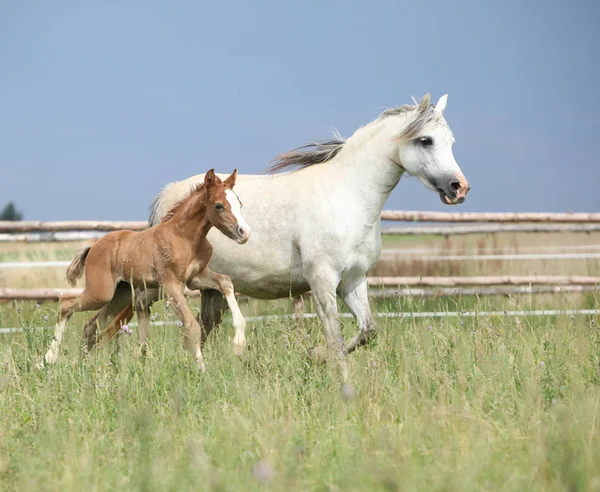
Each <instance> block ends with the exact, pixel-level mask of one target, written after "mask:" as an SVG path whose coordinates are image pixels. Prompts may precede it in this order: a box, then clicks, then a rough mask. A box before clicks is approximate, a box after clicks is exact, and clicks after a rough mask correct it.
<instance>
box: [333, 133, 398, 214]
mask: <svg viewBox="0 0 600 492" xmlns="http://www.w3.org/2000/svg"><path fill="white" fill-rule="evenodd" d="M377 130H378V129H377V128H372V129H369V128H363V129H361V130H359V132H360V133H361V134H358V132H357V133H355V135H353V137H351V138H350V139H349V140H348V142H347V143H346V148H344V149H343V150H342V151H341V152H340V154H339V155H338V156H336V158H335V159H334V160H333V161H332V162H330V163H326V164H324V165H323V168H324V169H325V168H326V167H329V168H330V171H329V172H330V173H331V176H332V179H335V180H336V184H335V185H336V186H335V187H336V189H338V190H339V196H341V197H344V198H343V200H342V205H345V206H347V205H348V204H350V203H352V204H353V205H356V207H355V209H356V210H357V211H358V213H359V214H360V215H361V216H360V217H357V220H361V221H362V222H363V224H365V225H367V224H368V225H373V224H375V223H377V222H378V221H379V220H380V218H381V211H382V210H383V207H384V205H385V202H386V201H387V199H388V197H389V196H390V194H391V192H392V191H393V189H394V188H395V187H396V185H397V184H398V182H399V181H400V178H401V177H402V173H403V170H402V168H400V167H399V166H398V165H396V164H395V163H393V162H392V161H391V160H390V159H389V157H388V156H387V155H386V153H385V139H384V138H382V135H381V134H380V132H378V131H377ZM357 137H358V138H357Z"/></svg>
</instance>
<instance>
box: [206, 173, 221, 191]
mask: <svg viewBox="0 0 600 492" xmlns="http://www.w3.org/2000/svg"><path fill="white" fill-rule="evenodd" d="M220 182H221V179H220V178H219V176H217V175H216V174H215V170H214V169H211V170H210V171H208V172H207V173H206V174H205V175H204V186H206V187H207V188H210V187H211V186H214V185H215V184H219V183H220Z"/></svg>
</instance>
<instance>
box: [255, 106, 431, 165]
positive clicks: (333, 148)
mask: <svg viewBox="0 0 600 492" xmlns="http://www.w3.org/2000/svg"><path fill="white" fill-rule="evenodd" d="M417 108H418V103H417V102H416V101H415V105H414V106H413V105H412V104H405V105H403V106H400V107H399V108H390V109H386V110H385V111H384V112H383V113H381V114H380V115H379V116H378V117H377V119H376V120H375V121H381V120H383V119H385V118H387V117H389V116H397V115H401V114H407V113H411V112H413V111H415V110H416V109H417ZM440 117H441V114H439V113H438V112H436V111H435V110H434V106H433V105H431V104H429V105H428V106H427V107H426V108H425V109H424V110H422V111H418V112H417V115H416V117H415V118H414V119H413V120H411V121H410V123H409V124H408V125H406V127H405V128H404V129H403V130H402V132H401V133H400V135H399V139H400V140H411V139H413V138H417V136H419V135H420V134H421V133H422V132H423V131H424V130H425V128H427V127H429V126H430V125H431V124H433V123H435V122H437V121H438V120H439V118H440ZM345 143H346V139H344V138H343V137H342V136H341V135H340V134H339V133H338V132H336V131H334V132H333V138H332V139H331V140H327V141H323V142H312V143H309V144H308V145H303V146H302V147H297V148H295V149H293V150H290V151H289V152H284V153H282V154H279V155H278V156H277V157H276V158H275V159H273V161H272V162H271V165H270V166H268V167H267V169H265V171H264V172H265V173H276V172H278V171H283V170H285V169H288V168H292V167H300V168H305V167H309V166H313V165H315V164H323V163H325V162H328V161H330V160H331V159H333V158H334V157H335V156H336V155H338V154H339V153H340V151H341V150H342V149H343V148H344V145H345Z"/></svg>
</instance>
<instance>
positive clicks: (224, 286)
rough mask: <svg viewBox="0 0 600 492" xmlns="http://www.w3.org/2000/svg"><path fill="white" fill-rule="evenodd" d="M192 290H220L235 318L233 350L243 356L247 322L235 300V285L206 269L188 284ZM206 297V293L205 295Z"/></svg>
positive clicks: (221, 275)
mask: <svg viewBox="0 0 600 492" xmlns="http://www.w3.org/2000/svg"><path fill="white" fill-rule="evenodd" d="M188 287H189V288H190V289H200V290H201V289H203V288H204V289H206V288H209V289H215V288H216V289H219V291H220V292H221V293H222V295H223V296H224V297H225V300H226V301H227V305H228V306H229V309H231V315H232V317H233V327H234V328H235V335H234V337H233V350H234V352H235V353H236V354H237V355H241V354H242V353H243V352H244V348H245V347H246V334H245V331H246V320H245V319H244V316H243V315H242V312H241V311H240V307H239V305H238V303H237V300H236V299H235V290H234V288H233V283H232V282H231V279H230V278H229V277H228V276H227V275H223V274H220V273H216V272H213V271H211V270H210V269H209V268H205V269H204V270H202V272H200V273H199V274H198V275H196V276H195V277H194V278H193V279H191V280H190V281H189V282H188ZM203 297H204V293H203Z"/></svg>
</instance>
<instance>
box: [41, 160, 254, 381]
mask: <svg viewBox="0 0 600 492" xmlns="http://www.w3.org/2000/svg"><path fill="white" fill-rule="evenodd" d="M236 177H237V169H236V170H234V171H233V174H231V176H229V177H228V178H227V179H226V180H225V181H221V179H220V178H219V177H218V176H217V175H216V174H215V172H214V169H211V170H210V171H209V172H208V173H206V176H205V178H204V183H203V184H200V185H198V186H197V187H196V188H195V190H194V191H193V192H192V194H191V195H189V196H188V197H187V198H185V199H183V200H181V201H180V202H179V203H177V204H176V205H175V206H174V207H173V208H172V209H171V211H170V212H169V213H168V214H167V215H165V217H164V218H163V219H162V221H161V222H160V223H159V224H157V225H155V226H154V227H151V228H149V229H146V230H144V231H140V232H134V231H115V232H111V233H109V234H107V235H106V236H104V237H102V238H101V239H99V240H98V241H96V242H95V243H94V244H93V245H92V246H88V247H86V248H84V249H82V250H81V251H80V252H79V253H78V254H77V255H76V256H75V258H74V259H73V261H72V262H71V265H70V266H69V268H68V269H67V280H68V281H69V283H70V284H71V285H74V284H75V282H76V280H77V279H78V278H80V277H81V276H82V275H83V271H84V269H85V289H84V290H83V292H82V293H81V294H80V295H73V296H68V297H67V296H65V297H63V299H62V300H61V303H60V309H59V316H58V322H57V324H56V330H55V334H54V340H53V341H52V344H51V346H50V349H49V350H48V352H47V353H46V356H45V360H46V362H47V363H49V364H50V363H54V362H56V359H57V357H58V349H59V346H60V343H61V341H62V338H63V334H64V331H65V328H66V324H67V322H68V321H69V318H70V317H71V316H72V314H73V313H74V312H78V311H90V310H96V309H100V308H102V307H103V306H105V305H106V304H108V303H109V302H110V301H111V300H112V298H113V296H114V293H115V289H116V287H117V284H119V282H123V281H124V282H128V283H130V284H131V285H133V287H142V288H143V287H154V288H156V287H163V288H164V290H165V291H166V294H167V295H168V296H169V297H171V298H172V299H173V301H174V302H173V307H174V309H175V312H176V314H177V316H178V317H179V319H180V320H181V322H182V323H183V326H184V327H185V330H186V333H185V343H186V345H187V347H188V349H189V350H190V352H192V354H193V355H194V356H195V358H196V361H197V363H198V365H199V368H200V370H202V371H204V369H205V366H204V362H203V360H202V352H201V350H200V345H201V328H200V325H199V324H198V322H197V321H196V318H195V317H194V315H193V314H192V312H191V310H190V308H189V307H188V305H187V302H186V299H185V296H184V294H183V291H184V287H185V286H186V285H187V284H188V282H189V287H190V288H191V289H201V290H202V289H217V290H219V291H220V292H222V293H223V295H224V296H225V298H226V299H227V303H228V304H229V307H230V308H231V312H232V314H233V325H234V327H235V337H234V340H233V343H234V349H235V351H236V353H241V352H242V351H243V348H244V346H245V344H246V338H245V333H244V330H245V327H246V322H245V320H244V318H243V316H242V313H241V311H240V309H239V306H238V304H237V302H236V299H235V292H234V289H233V284H232V283H231V280H230V278H229V277H228V276H226V275H221V274H218V273H215V272H212V271H211V270H210V269H208V268H207V264H208V262H209V260H210V258H211V256H212V246H211V244H210V243H209V242H208V241H207V239H206V235H207V234H208V231H209V230H210V229H211V228H212V227H216V228H217V229H219V230H220V231H221V232H222V233H223V234H225V235H226V236H227V237H229V238H231V239H233V240H235V241H236V242H237V243H239V244H244V243H246V242H247V241H248V239H249V237H250V232H251V231H250V227H248V225H247V224H246V222H245V220H244V219H243V217H242V215H241V203H240V201H239V199H238V198H237V195H236V194H235V193H234V192H233V191H232V189H233V186H234V185H235V180H236ZM135 310H136V313H137V314H138V320H139V333H140V342H141V343H142V344H145V343H146V337H147V334H148V325H149V307H144V306H142V305H141V304H140V303H136V308H135Z"/></svg>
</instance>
